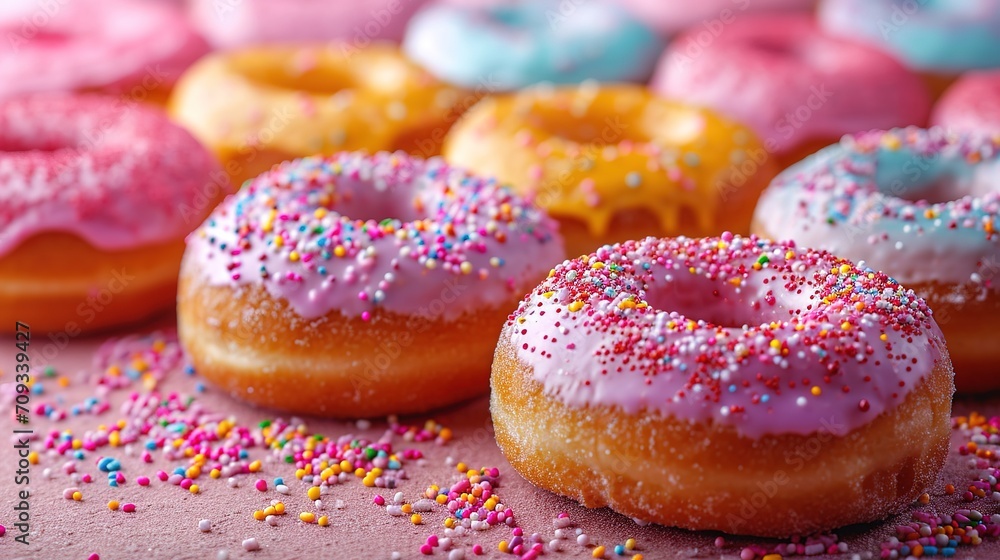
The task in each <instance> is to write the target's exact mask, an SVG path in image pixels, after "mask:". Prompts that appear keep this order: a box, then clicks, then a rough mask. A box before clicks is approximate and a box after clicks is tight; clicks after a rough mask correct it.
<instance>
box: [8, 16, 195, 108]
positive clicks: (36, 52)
mask: <svg viewBox="0 0 1000 560" xmlns="http://www.w3.org/2000/svg"><path fill="white" fill-rule="evenodd" d="M0 36H2V37H3V38H4V39H3V41H0V45H2V46H0V98H3V97H11V96H16V95H20V94H27V93H36V92H84V91H87V92H95V91H96V92H103V93H110V94H115V95H124V96H127V97H128V98H129V99H130V100H132V101H146V100H149V101H155V102H158V103H163V102H164V101H165V100H166V98H167V95H168V94H169V92H170V88H171V87H172V86H173V85H174V82H176V81H177V79H178V78H179V77H180V75H181V73H182V72H183V71H184V70H185V69H186V68H187V67H188V66H190V65H191V64H193V63H194V61H195V60H197V59H198V58H199V57H201V56H202V55H203V54H205V53H206V52H208V44H207V43H205V40H204V39H202V38H201V36H199V35H198V34H197V33H196V32H195V31H194V29H193V28H192V26H191V25H190V24H189V23H188V21H187V18H185V17H184V15H183V13H182V12H181V11H180V10H179V9H178V8H176V7H174V6H170V5H167V4H164V3H158V2H147V1H140V0H73V1H72V2H67V1H61V2H25V1H21V0H17V1H15V2H14V3H13V5H12V6H7V7H6V8H5V9H4V10H3V11H2V12H0Z"/></svg>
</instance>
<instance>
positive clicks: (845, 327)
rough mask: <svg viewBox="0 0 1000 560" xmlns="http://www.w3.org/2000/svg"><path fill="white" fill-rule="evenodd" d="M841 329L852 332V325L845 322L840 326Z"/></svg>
mask: <svg viewBox="0 0 1000 560" xmlns="http://www.w3.org/2000/svg"><path fill="white" fill-rule="evenodd" d="M840 328H841V329H842V330H845V331H849V330H851V324H850V323H849V322H847V321H844V322H843V323H841V324H840Z"/></svg>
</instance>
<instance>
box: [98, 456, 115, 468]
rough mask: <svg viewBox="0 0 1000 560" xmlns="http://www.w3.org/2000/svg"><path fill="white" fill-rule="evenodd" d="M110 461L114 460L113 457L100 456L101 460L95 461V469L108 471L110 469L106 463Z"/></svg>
mask: <svg viewBox="0 0 1000 560" xmlns="http://www.w3.org/2000/svg"><path fill="white" fill-rule="evenodd" d="M111 461H114V459H112V458H111V457H101V460H100V461H98V462H97V470H99V471H101V472H108V471H109V470H111V469H109V468H108V465H109V464H111Z"/></svg>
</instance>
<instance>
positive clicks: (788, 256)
mask: <svg viewBox="0 0 1000 560" xmlns="http://www.w3.org/2000/svg"><path fill="white" fill-rule="evenodd" d="M794 258H795V251H787V252H786V253H785V260H786V261H790V260H792V259H794Z"/></svg>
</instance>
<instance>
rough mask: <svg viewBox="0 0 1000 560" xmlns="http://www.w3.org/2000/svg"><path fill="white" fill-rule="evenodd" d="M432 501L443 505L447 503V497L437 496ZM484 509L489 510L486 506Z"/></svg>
mask: <svg viewBox="0 0 1000 560" xmlns="http://www.w3.org/2000/svg"><path fill="white" fill-rule="evenodd" d="M434 501H436V502H437V503H439V504H441V505H444V504H446V503H448V496H446V495H444V494H438V497H437V498H434ZM487 503H488V502H487ZM486 509H490V508H489V507H488V506H487V508H486Z"/></svg>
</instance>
